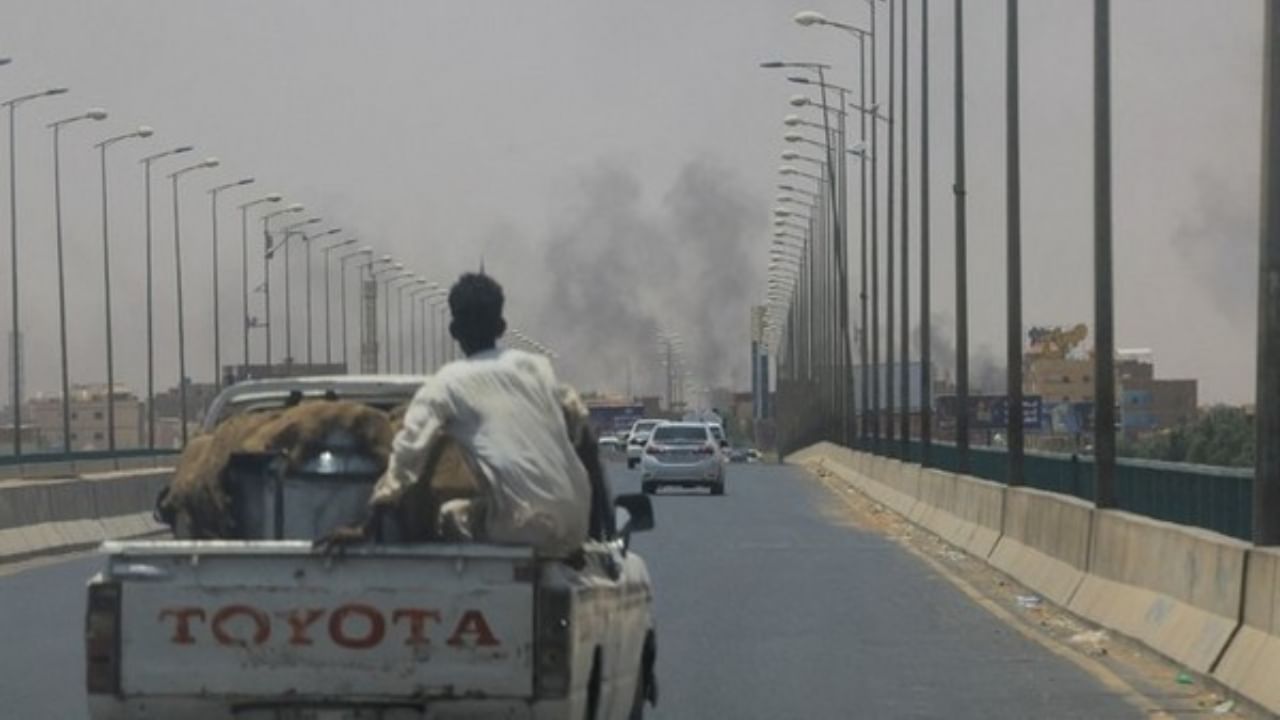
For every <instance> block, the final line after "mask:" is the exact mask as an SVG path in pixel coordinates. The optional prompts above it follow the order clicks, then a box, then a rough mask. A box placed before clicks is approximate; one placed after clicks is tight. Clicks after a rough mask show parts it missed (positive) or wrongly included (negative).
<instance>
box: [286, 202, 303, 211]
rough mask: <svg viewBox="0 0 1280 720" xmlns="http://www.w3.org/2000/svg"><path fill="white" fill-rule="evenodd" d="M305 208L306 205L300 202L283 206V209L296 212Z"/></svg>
mask: <svg viewBox="0 0 1280 720" xmlns="http://www.w3.org/2000/svg"><path fill="white" fill-rule="evenodd" d="M306 209H307V206H305V205H303V204H302V203H294V204H292V205H290V206H289V207H287V208H285V209H284V211H285V212H291V213H296V212H302V211H303V210H306Z"/></svg>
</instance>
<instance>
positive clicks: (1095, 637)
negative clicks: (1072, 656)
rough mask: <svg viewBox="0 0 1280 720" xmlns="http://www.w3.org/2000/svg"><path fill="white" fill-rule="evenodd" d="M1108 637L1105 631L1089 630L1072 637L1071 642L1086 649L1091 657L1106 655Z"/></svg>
mask: <svg viewBox="0 0 1280 720" xmlns="http://www.w3.org/2000/svg"><path fill="white" fill-rule="evenodd" d="M1107 640H1108V637H1107V633H1106V631H1105V630H1089V631H1086V632H1079V633H1076V634H1075V635H1072V636H1071V639H1070V640H1069V642H1070V643H1071V644H1072V645H1078V646H1080V647H1082V648H1084V650H1085V652H1087V653H1089V654H1090V655H1106V654H1107V648H1106V643H1107Z"/></svg>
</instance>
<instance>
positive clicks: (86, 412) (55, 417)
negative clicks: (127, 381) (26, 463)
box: [23, 385, 143, 451]
mask: <svg viewBox="0 0 1280 720" xmlns="http://www.w3.org/2000/svg"><path fill="white" fill-rule="evenodd" d="M112 396H113V397H114V400H115V438H116V448H117V449H122V450H123V449H128V448H138V447H142V445H143V443H142V435H141V429H142V408H143V404H142V402H141V401H140V400H139V399H138V397H137V396H136V395H134V394H133V392H132V391H131V390H129V389H128V388H126V387H124V386H121V385H117V386H116V387H115V389H114V391H113V392H112ZM68 410H69V413H70V428H71V442H70V448H71V450H73V451H81V450H105V449H107V448H108V447H109V431H108V428H109V425H108V412H107V386H106V385H73V386H72V387H71V402H70V406H69V407H68ZM23 414H24V416H25V422H27V423H30V424H31V425H34V426H35V427H36V428H37V429H38V431H39V434H40V439H41V442H42V444H43V445H44V446H45V448H44V449H47V450H61V449H62V448H63V447H65V446H66V445H65V443H64V440H63V415H62V396H61V395H41V396H37V397H35V398H32V399H31V400H28V401H27V402H26V403H25V404H24V406H23Z"/></svg>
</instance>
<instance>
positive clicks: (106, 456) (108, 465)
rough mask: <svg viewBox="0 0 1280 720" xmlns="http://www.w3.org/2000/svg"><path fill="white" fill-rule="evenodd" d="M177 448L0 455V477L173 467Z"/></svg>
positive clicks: (32, 477)
mask: <svg viewBox="0 0 1280 720" xmlns="http://www.w3.org/2000/svg"><path fill="white" fill-rule="evenodd" d="M180 453H181V451H180V450H171V449H163V450H159V449H158V450H149V449H131V450H117V451H115V452H111V451H109V450H86V451H80V452H70V453H67V452H49V453H23V454H22V455H21V456H16V455H2V456H0V480H47V479H54V478H68V477H75V476H78V475H84V474H89V473H104V472H113V471H117V470H138V469H144V468H159V467H166V466H172V465H173V464H174V463H176V461H177V459H178V455H179V454H180Z"/></svg>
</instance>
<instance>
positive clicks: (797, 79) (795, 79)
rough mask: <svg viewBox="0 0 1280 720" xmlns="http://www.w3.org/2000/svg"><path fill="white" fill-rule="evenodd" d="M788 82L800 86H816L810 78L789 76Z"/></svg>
mask: <svg viewBox="0 0 1280 720" xmlns="http://www.w3.org/2000/svg"><path fill="white" fill-rule="evenodd" d="M787 82H793V83H798V84H800V85H814V84H816V83H814V82H813V81H812V80H810V79H809V78H807V77H800V76H799V75H790V76H788V77H787Z"/></svg>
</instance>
